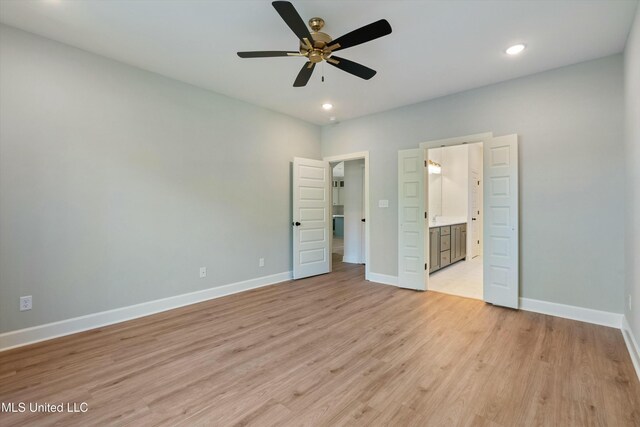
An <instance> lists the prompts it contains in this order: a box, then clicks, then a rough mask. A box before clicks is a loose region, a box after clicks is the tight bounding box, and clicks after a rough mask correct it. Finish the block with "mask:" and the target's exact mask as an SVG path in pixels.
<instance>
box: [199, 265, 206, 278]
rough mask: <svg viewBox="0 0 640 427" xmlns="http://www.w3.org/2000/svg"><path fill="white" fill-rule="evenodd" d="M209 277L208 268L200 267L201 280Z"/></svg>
mask: <svg viewBox="0 0 640 427" xmlns="http://www.w3.org/2000/svg"><path fill="white" fill-rule="evenodd" d="M205 277H207V267H200V278H201V279H204V278H205Z"/></svg>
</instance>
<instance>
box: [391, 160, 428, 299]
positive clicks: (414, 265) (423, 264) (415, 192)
mask: <svg viewBox="0 0 640 427" xmlns="http://www.w3.org/2000/svg"><path fill="white" fill-rule="evenodd" d="M426 159H427V155H426V150H425V149H423V148H415V149H411V150H400V151H398V286H400V287H401V288H408V289H415V290H419V291H425V290H426V289H427V282H428V280H429V267H428V265H427V260H428V259H429V233H428V231H429V223H428V221H429V220H428V217H429V216H428V213H427V201H428V200H429V195H428V193H427V192H428V191H429V189H428V186H427V160H426Z"/></svg>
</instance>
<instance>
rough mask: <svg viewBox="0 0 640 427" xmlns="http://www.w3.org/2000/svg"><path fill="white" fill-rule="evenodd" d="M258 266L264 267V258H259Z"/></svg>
mask: <svg viewBox="0 0 640 427" xmlns="http://www.w3.org/2000/svg"><path fill="white" fill-rule="evenodd" d="M258 267H264V258H260V259H259V260H258Z"/></svg>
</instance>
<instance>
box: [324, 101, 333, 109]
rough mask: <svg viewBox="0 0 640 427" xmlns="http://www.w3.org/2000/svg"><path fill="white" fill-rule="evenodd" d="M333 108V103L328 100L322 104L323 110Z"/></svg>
mask: <svg viewBox="0 0 640 427" xmlns="http://www.w3.org/2000/svg"><path fill="white" fill-rule="evenodd" d="M332 108H333V104H330V103H328V102H325V103H324V104H322V109H323V110H325V111H329V110H331V109H332Z"/></svg>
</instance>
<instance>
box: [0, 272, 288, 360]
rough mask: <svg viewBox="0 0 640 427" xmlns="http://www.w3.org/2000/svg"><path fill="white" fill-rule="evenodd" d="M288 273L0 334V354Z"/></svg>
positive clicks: (275, 280)
mask: <svg viewBox="0 0 640 427" xmlns="http://www.w3.org/2000/svg"><path fill="white" fill-rule="evenodd" d="M291 278H292V272H291V271H285V272H283V273H278V274H273V275H270V276H263V277H258V278H255V279H250V280H245V281H243V282H236V283H231V284H228V285H223V286H217V287H215V288H209V289H204V290H202V291H196V292H190V293H187V294H181V295H176V296H172V297H168V298H162V299H158V300H154V301H148V302H143V303H141V304H135V305H130V306H127V307H121V308H116V309H113V310H107V311H102V312H99V313H92V314H87V315H86V316H80V317H74V318H72V319H65V320H61V321H59V322H53V323H47V324H45V325H38V326H33V327H31V328H25V329H20V330H17V331H11V332H6V333H3V334H0V351H4V350H9V349H11V348H16V347H22V346H25V345H28V344H33V343H37V342H40V341H46V340H50V339H52V338H57V337H62V336H65V335H70V334H75V333H78V332H83V331H87V330H89V329H95V328H99V327H102V326H107V325H112V324H114V323H120V322H124V321H126V320H131V319H137V318H139V317H144V316H148V315H150V314H155V313H160V312H162V311H167V310H171V309H174V308H178V307H183V306H185V305H190V304H195V303H198V302H202V301H207V300H210V299H214V298H220V297H223V296H226V295H231V294H236V293H239V292H243V291H248V290H250V289H255V288H261V287H263V286H269V285H274V284H276V283H282V282H286V281H289V280H291Z"/></svg>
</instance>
